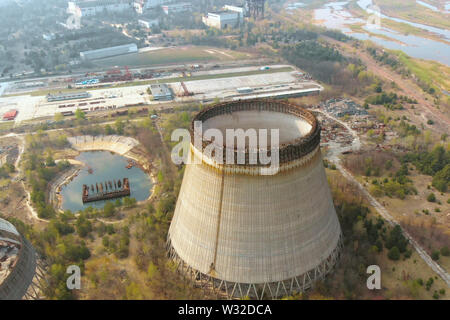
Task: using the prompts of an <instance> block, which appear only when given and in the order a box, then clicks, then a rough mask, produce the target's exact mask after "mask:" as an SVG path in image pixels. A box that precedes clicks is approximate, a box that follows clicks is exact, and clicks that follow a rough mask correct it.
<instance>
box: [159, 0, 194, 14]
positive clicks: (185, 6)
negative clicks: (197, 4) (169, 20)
mask: <svg viewBox="0 0 450 320" xmlns="http://www.w3.org/2000/svg"><path fill="white" fill-rule="evenodd" d="M162 9H163V10H164V13H165V14H167V15H169V14H173V13H178V12H186V11H191V10H192V4H191V3H189V2H180V3H174V4H168V5H164V6H162Z"/></svg>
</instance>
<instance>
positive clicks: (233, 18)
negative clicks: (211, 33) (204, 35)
mask: <svg viewBox="0 0 450 320" xmlns="http://www.w3.org/2000/svg"><path fill="white" fill-rule="evenodd" d="M202 21H203V23H204V24H206V25H207V26H208V27H213V28H217V29H226V28H234V27H236V26H238V25H239V23H240V22H241V18H240V14H239V13H238V12H235V11H229V10H223V11H216V12H208V14H207V15H206V16H205V17H203V18H202Z"/></svg>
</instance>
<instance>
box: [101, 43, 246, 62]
mask: <svg viewBox="0 0 450 320" xmlns="http://www.w3.org/2000/svg"><path fill="white" fill-rule="evenodd" d="M249 58H251V55H249V54H246V53H242V52H236V51H232V50H227V49H216V48H210V47H195V46H188V47H176V48H165V49H160V50H154V51H147V52H142V53H132V54H127V55H122V56H117V57H111V58H106V59H100V60H96V61H94V62H93V63H94V64H96V65H97V66H100V67H109V66H131V67H139V66H153V65H155V66H156V65H162V64H173V63H188V62H204V63H205V62H211V61H228V60H237V59H249Z"/></svg>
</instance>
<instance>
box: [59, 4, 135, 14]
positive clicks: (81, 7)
mask: <svg viewBox="0 0 450 320" xmlns="http://www.w3.org/2000/svg"><path fill="white" fill-rule="evenodd" d="M67 4H68V11H70V12H80V13H81V17H90V16H95V15H97V14H102V13H104V12H123V11H126V10H130V9H131V5H130V2H129V1H127V0H93V1H92V0H91V1H88V0H74V1H69V2H68V3H67Z"/></svg>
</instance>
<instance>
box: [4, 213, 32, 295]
mask: <svg viewBox="0 0 450 320" xmlns="http://www.w3.org/2000/svg"><path fill="white" fill-rule="evenodd" d="M36 268H37V264H36V253H35V250H34V248H33V246H32V245H31V244H30V243H29V242H28V240H27V239H25V238H24V237H23V236H22V235H21V234H20V233H19V232H17V230H16V228H15V227H14V226H13V225H12V224H11V223H9V222H8V221H6V220H3V219H0V300H20V299H22V298H27V299H35V298H37V293H36V290H37V289H36V288H35V287H34V284H33V278H35V274H36Z"/></svg>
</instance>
